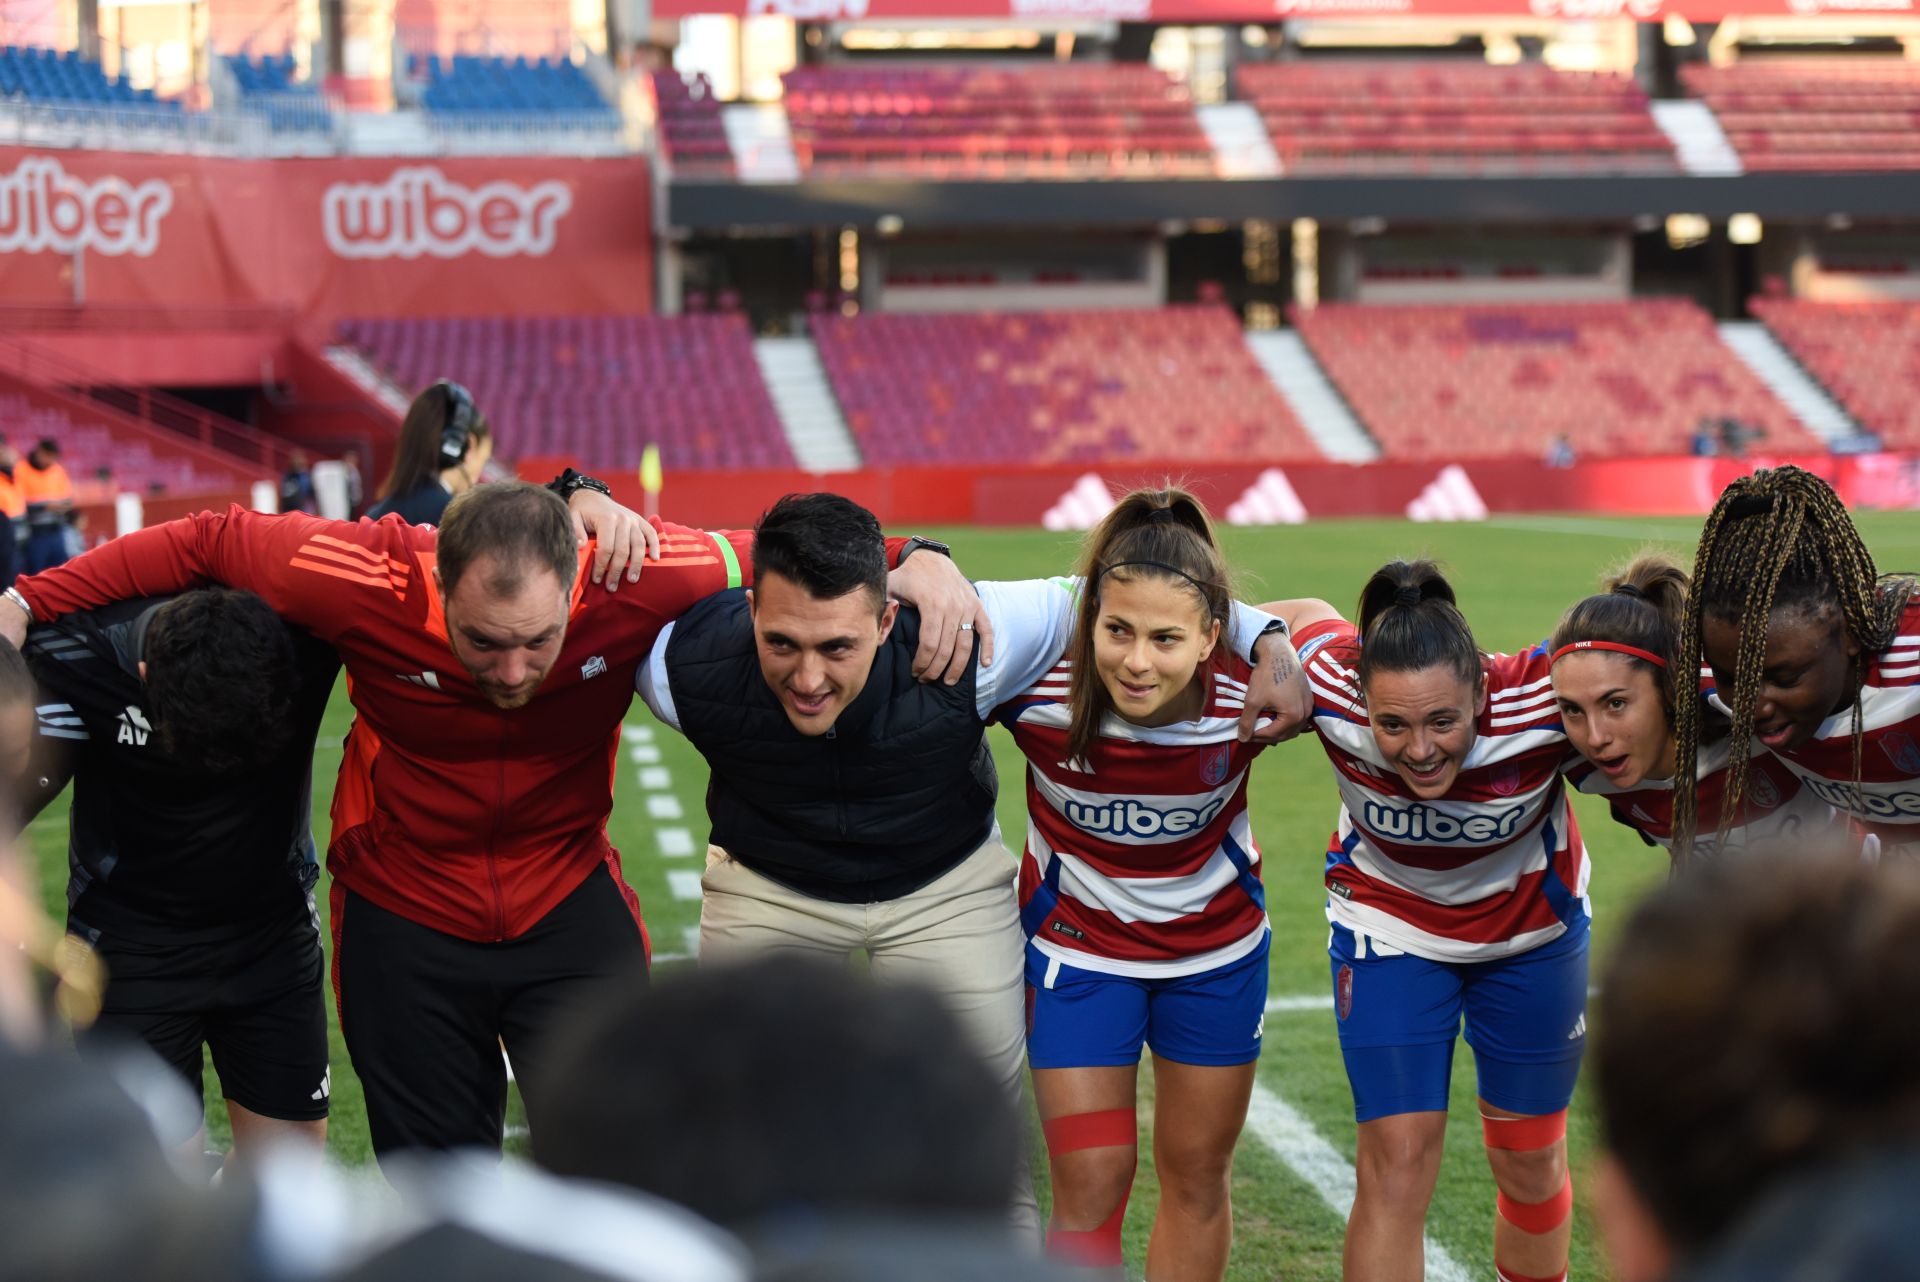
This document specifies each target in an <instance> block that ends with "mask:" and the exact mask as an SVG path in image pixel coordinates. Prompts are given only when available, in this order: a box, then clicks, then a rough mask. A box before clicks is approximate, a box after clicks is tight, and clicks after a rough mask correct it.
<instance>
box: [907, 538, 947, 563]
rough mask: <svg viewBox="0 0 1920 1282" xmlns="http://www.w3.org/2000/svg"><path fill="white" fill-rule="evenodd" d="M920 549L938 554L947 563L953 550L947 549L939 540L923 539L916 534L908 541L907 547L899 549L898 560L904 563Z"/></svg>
mask: <svg viewBox="0 0 1920 1282" xmlns="http://www.w3.org/2000/svg"><path fill="white" fill-rule="evenodd" d="M922 548H925V549H926V550H927V551H929V552H938V553H939V554H940V555H941V556H944V557H946V558H947V560H949V561H951V560H953V549H952V548H951V547H948V546H947V545H946V544H945V543H942V542H941V541H940V540H939V539H923V538H921V537H920V536H919V535H918V534H916V535H914V536H913V537H912V538H910V539H908V540H907V545H906V546H905V547H903V548H901V549H900V560H901V561H905V560H906V559H907V558H908V557H910V556H912V555H913V554H914V553H915V552H918V551H920V549H922Z"/></svg>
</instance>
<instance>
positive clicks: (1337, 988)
mask: <svg viewBox="0 0 1920 1282" xmlns="http://www.w3.org/2000/svg"><path fill="white" fill-rule="evenodd" d="M1333 1009H1334V1010H1335V1011H1336V1012H1338V1014H1339V1016H1340V1018H1341V1019H1345V1018H1346V1017H1347V1016H1349V1015H1351V1014H1353V967H1351V966H1346V965H1342V966H1341V967H1340V973H1339V975H1337V976H1336V977H1335V978H1334V981H1333Z"/></svg>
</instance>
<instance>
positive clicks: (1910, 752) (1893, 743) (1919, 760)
mask: <svg viewBox="0 0 1920 1282" xmlns="http://www.w3.org/2000/svg"><path fill="white" fill-rule="evenodd" d="M1880 751H1882V752H1884V753H1886V754H1887V760H1888V761H1891V762H1892V763H1893V764H1894V768H1895V769H1897V770H1899V771H1901V772H1903V773H1905V774H1910V775H1920V746H1916V745H1915V744H1914V742H1913V736H1912V735H1910V734H1908V733H1907V732H1906V731H1904V730H1893V731H1890V732H1888V733H1887V734H1884V735H1882V736H1880Z"/></svg>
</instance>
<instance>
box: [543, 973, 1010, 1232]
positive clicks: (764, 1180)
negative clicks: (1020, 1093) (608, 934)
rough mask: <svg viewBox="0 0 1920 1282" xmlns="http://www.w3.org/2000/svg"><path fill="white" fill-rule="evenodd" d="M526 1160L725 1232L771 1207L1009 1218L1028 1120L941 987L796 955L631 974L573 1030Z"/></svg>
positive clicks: (554, 1056) (561, 1046) (551, 1068)
mask: <svg viewBox="0 0 1920 1282" xmlns="http://www.w3.org/2000/svg"><path fill="white" fill-rule="evenodd" d="M535 1091H536V1093H535V1094H534V1096H533V1098H532V1100H531V1104H532V1111H533V1114H534V1116H536V1117H537V1118H538V1119H539V1121H538V1122H537V1123H536V1124H535V1126H534V1129H533V1155H534V1160H536V1161H537V1162H539V1163H540V1164H541V1165H542V1166H544V1167H546V1168H547V1169H548V1170H551V1171H553V1172H555V1173H557V1174H560V1175H567V1176H574V1177H578V1178H584V1179H590V1180H603V1181H608V1182H611V1183H615V1184H625V1185H629V1186H631V1187H634V1188H638V1189H641V1190H643V1191H645V1192H648V1193H652V1194H654V1195H656V1196H658V1197H663V1198H665V1199H667V1200H668V1201H671V1202H677V1203H679V1204H680V1205H681V1206H684V1207H687V1208H688V1209H690V1210H692V1211H694V1212H696V1213H698V1214H700V1215H702V1216H705V1217H706V1218H707V1219H709V1220H712V1221H714V1222H715V1223H718V1224H721V1225H723V1226H726V1227H728V1228H730V1229H733V1230H735V1231H740V1230H745V1229H751V1228H753V1227H755V1226H756V1225H759V1224H761V1223H763V1222H765V1221H767V1220H768V1219H770V1218H774V1217H779V1216H782V1215H795V1214H800V1215H813V1214H821V1213H833V1214H861V1213H903V1214H908V1213H911V1214H921V1215H926V1216H935V1217H955V1216H975V1217H983V1218H984V1217H995V1218H996V1219H997V1218H999V1217H1004V1216H1005V1215H1006V1214H1007V1212H1008V1208H1009V1206H1010V1205H1011V1202H1012V1193H1013V1179H1014V1172H1015V1169H1016V1168H1015V1163H1016V1160H1017V1153H1018V1151H1019V1144H1020V1139H1019V1136H1020V1126H1019V1123H1018V1121H1017V1118H1016V1115H1015V1113H1014V1108H1013V1101H1012V1100H1011V1099H1010V1098H1009V1097H1008V1095H1007V1093H1006V1091H1005V1089H1004V1088H1003V1087H1002V1086H1001V1084H1000V1083H999V1082H998V1081H997V1080H996V1079H995V1076H994V1074H993V1073H992V1072H991V1070H989V1069H988V1067H987V1065H986V1063H985V1062H984V1061H983V1060H982V1059H981V1058H980V1057H979V1055H978V1054H977V1053H976V1052H975V1051H974V1050H973V1048H972V1047H971V1046H970V1045H969V1044H968V1042H967V1040H966V1037H965V1035H964V1033H963V1031H962V1029H961V1027H960V1025H959V1023H958V1021H957V1020H956V1018H955V1017H954V1015H953V1014H952V1013H951V1012H950V1011H949V1010H948V1009H947V1006H946V1004H945V1003H944V1001H943V1000H942V999H941V998H940V997H939V996H938V995H937V994H935V993H934V992H932V991H931V990H928V989H924V988H921V987H920V986H918V985H914V984H876V983H873V982H871V981H869V980H868V979H866V978H864V977H862V976H855V975H852V974H849V973H847V972H846V971H845V970H844V969H843V968H841V967H838V966H830V965H827V964H825V963H821V962H813V961H806V960H795V959H793V958H780V959H777V960H776V959H762V960H757V961H752V962H748V963H744V964H738V965H732V966H715V967H712V968H708V967H705V966H703V967H701V968H700V969H699V970H697V971H694V972H692V973H690V974H686V975H680V976H676V977H674V979H673V981H672V982H671V983H662V984H660V985H658V986H656V987H652V988H646V987H638V986H633V985H622V986H620V987H617V988H612V989H608V990H606V994H605V997H604V1000H603V1001H602V1002H601V1003H599V1004H598V1005H597V1006H595V1007H594V1008H592V1009H591V1010H590V1011H588V1012H586V1013H585V1014H584V1015H583V1016H582V1017H581V1018H579V1019H577V1020H576V1021H575V1022H574V1023H573V1024H572V1025H571V1026H569V1027H567V1028H565V1029H564V1030H563V1031H562V1032H561V1033H560V1034H559V1036H558V1039H557V1040H556V1042H555V1044H554V1046H553V1049H552V1053H551V1055H550V1058H549V1060H548V1064H547V1070H546V1072H545V1074H543V1076H542V1077H541V1078H540V1079H539V1082H538V1083H537V1084H536V1087H535Z"/></svg>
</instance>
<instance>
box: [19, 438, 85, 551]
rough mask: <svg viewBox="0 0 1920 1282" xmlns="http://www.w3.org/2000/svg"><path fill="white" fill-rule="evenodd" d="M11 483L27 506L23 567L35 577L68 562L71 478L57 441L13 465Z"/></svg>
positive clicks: (47, 442)
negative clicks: (61, 462) (63, 462)
mask: <svg viewBox="0 0 1920 1282" xmlns="http://www.w3.org/2000/svg"><path fill="white" fill-rule="evenodd" d="M13 483H14V485H15V487H16V488H18V489H19V491H20V497H21V498H23V499H25V500H26V504H27V547H26V564H25V565H24V566H22V567H21V568H22V569H23V570H25V572H26V573H28V574H38V573H40V571H42V570H50V569H52V568H53V567H54V566H56V565H64V564H65V563H66V560H67V538H66V525H67V513H68V511H70V510H71V509H72V507H73V479H72V478H71V477H69V476H68V475H67V469H66V468H64V467H62V466H61V464H60V442H58V441H54V440H43V441H41V442H40V443H39V444H38V445H35V446H34V447H33V452H32V453H30V454H28V455H27V457H26V458H24V459H22V460H21V461H20V462H19V463H16V464H15V465H14V468H13Z"/></svg>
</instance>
